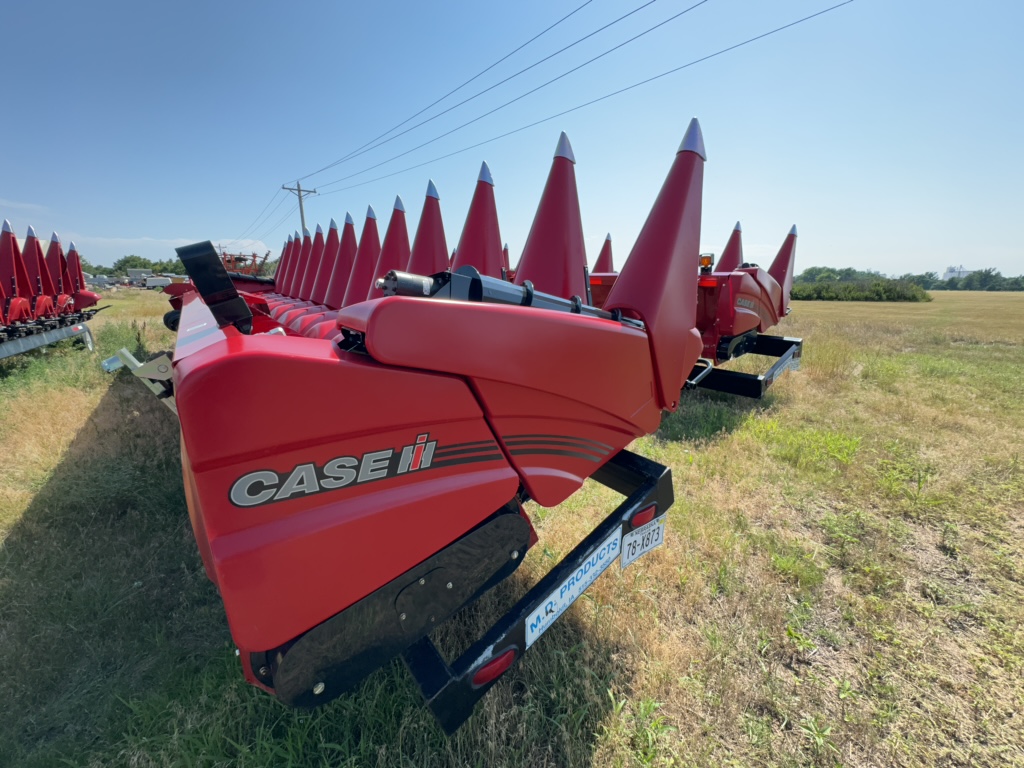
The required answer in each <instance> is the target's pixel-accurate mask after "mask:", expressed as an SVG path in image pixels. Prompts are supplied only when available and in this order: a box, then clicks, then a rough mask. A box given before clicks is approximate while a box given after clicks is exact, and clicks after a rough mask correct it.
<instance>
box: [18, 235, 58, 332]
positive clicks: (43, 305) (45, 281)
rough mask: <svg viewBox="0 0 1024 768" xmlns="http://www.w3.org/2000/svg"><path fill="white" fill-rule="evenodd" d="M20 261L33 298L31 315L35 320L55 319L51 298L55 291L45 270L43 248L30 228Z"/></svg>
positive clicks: (48, 271) (51, 280) (55, 309)
mask: <svg viewBox="0 0 1024 768" xmlns="http://www.w3.org/2000/svg"><path fill="white" fill-rule="evenodd" d="M22 259H23V261H24V262H25V272H26V273H27V274H28V284H29V289H30V290H31V291H32V294H33V296H34V297H35V298H34V299H33V306H32V314H33V315H35V317H36V319H37V320H38V319H42V318H44V317H56V316H57V308H56V307H55V306H54V304H53V297H54V295H55V294H56V293H57V290H56V289H55V288H54V287H53V279H52V278H51V277H50V270H48V269H47V268H46V257H45V256H44V255H43V246H42V245H41V244H40V242H39V238H38V237H36V231H35V230H34V229H33V228H32V227H29V228H28V235H27V236H26V237H25V250H24V252H23V254H22Z"/></svg>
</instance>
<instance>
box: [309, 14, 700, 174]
mask: <svg viewBox="0 0 1024 768" xmlns="http://www.w3.org/2000/svg"><path fill="white" fill-rule="evenodd" d="M657 1H658V0H647V2H646V3H643V4H642V5H639V6H637V7H636V8H634V9H633V10H632V11H630V12H629V13H627V14H625V15H623V16H620V17H619V18H617V19H615V20H614V21H610V22H608V23H607V24H605V25H604V26H603V27H600V28H599V29H595V30H594V31H593V32H590V33H589V34H587V35H584V36H583V37H581V38H579V39H578V40H576V41H575V42H572V43H569V45H567V46H565V47H563V48H559V49H558V50H557V51H555V52H554V53H552V54H550V55H548V56H545V57H544V58H543V59H540V60H539V61H535V62H534V63H533V64H531V65H530V66H528V67H526V68H524V69H521V70H519V71H518V72H516V73H515V74H513V75H509V76H508V77H506V78H505V79H504V80H499V81H498V82H497V83H495V84H494V85H491V86H488V87H487V88H484V89H483V90H482V91H479V92H477V93H475V94H473V95H472V96H470V97H469V98H466V99H463V100H462V101H460V102H459V103H458V104H454V105H452V106H450V107H448V108H447V109H445V110H442V111H441V112H438V113H437V114H436V115H434V116H432V117H429V118H427V119H426V120H423V121H421V122H419V123H416V125H413V126H410V127H409V128H406V129H405V130H404V131H402V132H400V133H396V134H395V135H394V136H391V137H390V138H388V139H385V140H384V141H382V142H380V143H379V144H374V143H373V142H374V141H377V139H380V138H383V137H384V136H387V135H388V134H389V133H391V131H393V130H395V128H398V127H400V126H401V125H404V124H405V123H407V122H409V120H412V119H413V117H417V116H418V115H421V114H423V112H425V111H426V110H427V109H430V107H426V108H424V109H422V110H420V111H419V112H417V113H416V115H413V117H410V118H408V119H406V120H405V121H403V122H402V123H399V125H397V126H395V128H392V129H391V130H389V131H385V132H384V133H383V134H381V135H380V136H378V137H377V139H374V140H373V141H371V142H368V144H364V145H363V146H362V147H360V148H359V149H356V150H353V151H352V152H350V153H349V154H347V155H345V157H342V158H339V159H337V160H335V161H333V162H331V163H328V164H327V165H325V166H324V167H323V168H321V169H320V170H318V171H313V172H312V173H307V174H306V175H305V176H302V177H301V179H306V178H309V177H310V176H315V175H316V174H318V173H322V172H324V171H326V170H329V169H331V168H333V167H335V166H336V165H341V164H342V163H346V162H348V161H349V160H352V159H354V158H356V157H359V156H360V155H364V154H366V153H367V152H370V151H371V150H374V149H376V148H377V147H381V146H384V145H385V144H387V143H389V142H392V141H394V140H395V139H397V138H399V137H401V136H404V135H405V134H407V133H409V132H410V131H414V130H416V129H417V128H419V127H421V126H424V125H426V124H427V123H429V122H432V121H434V120H436V119H437V118H439V117H441V116H442V115H446V114H448V113H449V112H451V111H452V110H453V109H458V108H459V107H461V106H462V105H463V104H467V103H469V102H470V101H473V99H475V98H477V97H478V96H482V95H484V94H485V93H488V92H489V91H493V90H494V89H495V88H497V87H498V86H501V85H504V84H505V83H507V82H508V81H509V80H513V79H515V78H517V77H519V75H521V74H523V73H524V72H528V71H530V70H531V69H533V68H534V67H537V66H539V65H541V64H543V63H544V62H545V61H548V60H549V59H552V58H554V57H555V56H558V55H559V54H560V53H564V52H565V51H567V50H569V49H570V48H572V47H573V46H576V45H579V44H580V43H582V42H583V41H584V40H587V39H589V38H591V37H593V36H594V35H596V34H598V33H599V32H603V31H604V30H606V29H608V28H609V27H612V26H615V25H616V24H618V23H619V22H620V21H623V20H625V19H627V18H629V17H630V16H632V15H633V14H635V13H637V12H639V11H642V10H643V9H644V8H646V7H647V6H649V5H653V4H654V3H656V2H657ZM706 2H708V0H701V2H699V3H697V5H703V4H704V3H706ZM581 7H582V6H581ZM694 7H695V6H694ZM577 10H579V9H577ZM689 10H691V9H689V8H688V9H686V11H689ZM686 11H683V12H682V13H679V14H676V16H681V15H682V14H683V13H686ZM573 13H575V11H573ZM570 15H572V14H570ZM566 18H568V17H566ZM672 18H673V19H674V18H676V17H675V16H673V17H672ZM671 20H672V19H668V20H667V21H671ZM667 21H666V22H662V24H664V23H667ZM659 26H660V25H659ZM652 29H654V27H652ZM649 31H651V30H648V32H649ZM644 34H646V33H644ZM634 39H635V38H634ZM626 42H627V43H628V42H632V41H631V40H627V41H626ZM623 45H625V43H623ZM520 47H521V46H520ZM619 47H621V46H619ZM517 50H518V49H517ZM612 50H615V49H614V48H613V49H612ZM608 53H610V51H608ZM510 55H511V54H510ZM506 58H507V57H506ZM598 58H600V57H598ZM588 63H589V62H588ZM582 66H586V65H585V64H584V65H582ZM571 71H575V70H571ZM481 74H482V73H481ZM567 74H568V73H567ZM474 79H475V78H474ZM467 82H471V81H467ZM459 87H460V88H461V87H462V86H459ZM456 90H458V89H456ZM452 93H454V91H452ZM449 95H450V94H449ZM438 101H441V99H438ZM436 103H437V102H434V104H436ZM510 103H511V102H510ZM431 106H433V104H432V105H431ZM499 109H500V107H499ZM484 117H486V115H484ZM456 130H457V129H456ZM370 144H373V146H369V145H370ZM399 157H401V155H399ZM346 178H348V177H346ZM301 179H300V180H301Z"/></svg>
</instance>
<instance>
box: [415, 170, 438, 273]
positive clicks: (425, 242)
mask: <svg viewBox="0 0 1024 768" xmlns="http://www.w3.org/2000/svg"><path fill="white" fill-rule="evenodd" d="M446 269H448V241H447V240H445V237H444V222H442V221H441V198H440V196H439V195H438V194H437V187H435V186H434V182H433V181H429V182H427V196H426V198H424V200H423V213H422V214H420V223H419V226H418V227H416V239H415V240H414V241H413V244H412V254H411V255H410V257H409V267H408V269H407V270H406V271H407V272H411V273H412V274H414V275H436V274H437V273H438V272H444V271H445V270H446Z"/></svg>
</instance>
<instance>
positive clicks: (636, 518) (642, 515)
mask: <svg viewBox="0 0 1024 768" xmlns="http://www.w3.org/2000/svg"><path fill="white" fill-rule="evenodd" d="M657 511H658V505H657V504H651V506H649V507H648V508H647V509H641V510H640V511H639V512H637V513H636V514H635V515H633V519H632V520H630V521H629V524H630V525H632V526H633V527H634V528H639V527H640V526H641V525H647V523H649V522H651V520H653V519H654V514H655V513H656V512H657Z"/></svg>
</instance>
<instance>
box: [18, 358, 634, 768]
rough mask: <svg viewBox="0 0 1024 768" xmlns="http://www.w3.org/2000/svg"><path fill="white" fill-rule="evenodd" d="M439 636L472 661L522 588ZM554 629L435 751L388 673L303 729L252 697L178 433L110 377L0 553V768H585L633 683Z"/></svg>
mask: <svg viewBox="0 0 1024 768" xmlns="http://www.w3.org/2000/svg"><path fill="white" fill-rule="evenodd" d="M528 586H529V585H528V584H526V583H525V581H524V579H522V578H519V577H518V575H517V576H514V577H513V578H512V579H509V580H508V581H507V582H506V583H505V584H503V585H500V586H499V587H498V588H496V589H495V590H493V591H492V593H491V594H489V595H487V596H485V597H484V598H483V599H482V600H481V601H479V602H478V603H477V604H476V605H474V606H471V607H470V608H468V609H466V610H465V611H464V612H463V613H462V614H460V616H458V617H456V619H455V620H453V621H452V622H449V623H448V624H447V625H446V626H444V627H441V628H440V629H439V630H438V634H439V635H440V637H439V638H438V639H439V642H440V643H441V645H442V646H443V647H448V648H453V647H457V646H465V645H467V644H468V641H469V640H471V639H472V638H473V637H475V636H476V635H477V634H478V633H479V632H480V631H481V630H482V629H483V628H485V627H486V626H487V625H489V624H490V622H491V621H493V619H494V618H496V617H497V615H498V614H499V613H500V612H501V611H502V610H505V609H507V608H508V607H509V606H510V605H511V603H512V602H513V600H514V599H515V598H517V597H518V596H519V595H521V594H522V593H523V592H525V590H526V589H527V588H528ZM618 650H619V649H617V648H614V647H609V646H608V645H607V644H603V643H601V642H600V641H599V640H597V639H596V638H595V637H594V634H593V632H591V631H588V630H587V629H586V628H584V627H582V626H580V625H579V623H577V621H576V620H575V618H574V617H573V616H572V615H569V616H566V617H564V618H563V619H562V620H561V621H560V622H559V623H558V624H557V625H556V626H555V627H554V628H552V629H551V630H549V632H548V633H547V635H546V636H545V638H544V640H543V641H541V642H540V643H538V645H537V646H536V648H535V649H534V650H532V651H531V653H530V654H527V655H526V657H525V659H524V661H523V663H521V664H520V665H518V666H517V667H516V668H515V670H514V671H512V672H510V673H509V674H507V675H506V676H505V679H503V680H502V682H501V683H499V684H498V686H496V687H495V688H494V689H492V691H491V692H490V693H489V694H488V696H487V697H486V698H485V699H484V701H483V702H481V704H480V705H479V706H478V708H477V712H476V714H475V715H474V717H473V718H472V719H471V720H470V721H469V722H468V723H467V724H466V725H465V726H464V727H463V728H462V729H461V730H460V731H459V732H458V733H457V734H456V735H455V736H454V737H453V738H451V739H448V738H445V736H444V735H443V733H442V732H441V730H440V729H439V728H438V727H437V726H436V724H435V723H434V721H433V720H432V718H431V716H430V715H429V713H428V712H427V711H426V710H425V709H424V708H423V707H422V705H421V702H420V696H419V693H418V691H417V690H416V688H415V685H414V683H413V682H412V679H411V677H410V676H409V675H408V673H407V672H406V671H405V669H404V667H403V666H402V665H401V664H400V663H399V662H394V663H392V664H390V665H387V666H385V667H384V668H383V669H381V670H379V671H378V672H376V673H375V674H374V675H372V676H371V677H370V678H368V679H367V680H366V681H365V682H364V684H363V685H362V686H361V688H360V689H359V690H358V691H356V692H354V693H352V694H349V695H347V696H343V697H341V698H340V699H338V700H336V701H335V702H332V703H331V704H329V705H327V706H324V707H321V708H319V709H317V710H314V711H312V712H302V711H296V710H291V709H288V708H286V707H284V706H283V705H281V704H279V703H278V702H277V701H276V700H274V699H273V698H272V697H270V696H267V695H266V694H263V693H261V692H259V691H257V690H256V689H254V688H251V687H250V686H248V685H247V684H246V683H245V682H244V680H243V679H242V675H241V671H240V668H239V665H238V662H237V659H236V658H235V656H234V646H233V644H232V643H231V638H230V635H229V633H228V629H227V624H226V621H225V618H224V614H223V608H222V605H221V602H220V599H219V597H218V595H217V593H216V590H215V589H214V587H213V586H212V585H211V584H210V583H209V582H208V581H207V579H206V577H205V574H204V572H203V568H202V563H201V560H200V558H199V555H198V552H197V549H196V546H195V541H194V539H193V535H192V530H191V527H190V525H189V522H188V516H187V513H186V509H185V500H184V497H183V493H182V488H181V475H180V466H179V458H178V428H177V422H176V421H175V419H174V418H173V415H172V414H171V413H170V412H169V411H167V410H166V409H165V408H164V407H163V406H162V405H160V404H159V403H158V402H157V401H156V399H155V398H153V397H152V396H151V395H150V394H149V393H148V392H147V391H145V389H144V388H143V387H142V386H141V385H140V384H139V383H138V382H137V381H135V380H134V379H133V378H132V377H131V376H130V375H129V374H127V373H125V372H121V373H120V374H118V376H117V378H116V380H115V381H114V382H113V383H112V385H111V386H110V388H109V390H108V391H107V393H106V395H105V396H104V397H103V399H102V400H101V402H100V404H99V405H98V407H97V408H96V409H95V411H94V412H93V413H92V414H91V416H90V417H89V419H88V421H87V423H86V425H85V426H84V427H83V428H82V430H81V431H80V432H79V433H78V435H77V436H76V437H75V439H74V440H73V442H72V443H71V445H70V448H69V449H68V451H67V453H66V454H65V456H64V457H63V459H62V461H61V463H60V465H59V466H58V468H57V469H56V471H55V472H54V473H53V474H52V476H51V477H50V479H49V480H48V481H47V482H46V484H45V485H44V486H42V487H41V488H40V489H39V490H38V492H37V493H36V495H35V497H34V499H33V501H32V502H31V504H30V506H29V508H28V509H27V510H26V511H25V513H24V515H23V516H22V518H21V519H20V521H19V522H18V523H17V524H16V525H15V527H14V528H13V530H12V531H11V532H10V534H9V535H8V537H7V539H6V540H5V541H4V542H3V544H2V547H0V665H2V668H3V669H4V670H5V673H4V675H2V676H0V701H3V710H4V716H3V717H2V718H0V744H2V745H3V747H2V749H0V765H12V766H13V765H18V766H52V765H55V764H60V763H64V764H70V765H104V766H106V765H163V764H186V765H197V766H205V765H210V766H212V765H237V766H247V765H251V766H266V765H275V766H279V765H296V766H300V765H326V764H330V765H360V766H362V765H368V764H373V765H410V766H412V765H415V766H443V765H487V766H494V765H517V766H518V765H558V766H561V765H579V764H586V763H590V762H592V760H593V753H594V750H595V749H596V747H597V740H598V735H597V734H599V733H600V731H601V724H602V721H604V720H605V717H606V715H607V714H608V713H609V711H610V709H611V699H610V697H609V695H608V690H609V688H611V687H612V686H613V684H614V682H615V681H616V679H620V680H621V679H625V680H627V681H628V678H629V677H630V674H629V671H628V670H624V669H623V668H622V667H621V664H617V663H616V661H614V655H615V654H616V652H617V651H618Z"/></svg>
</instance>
